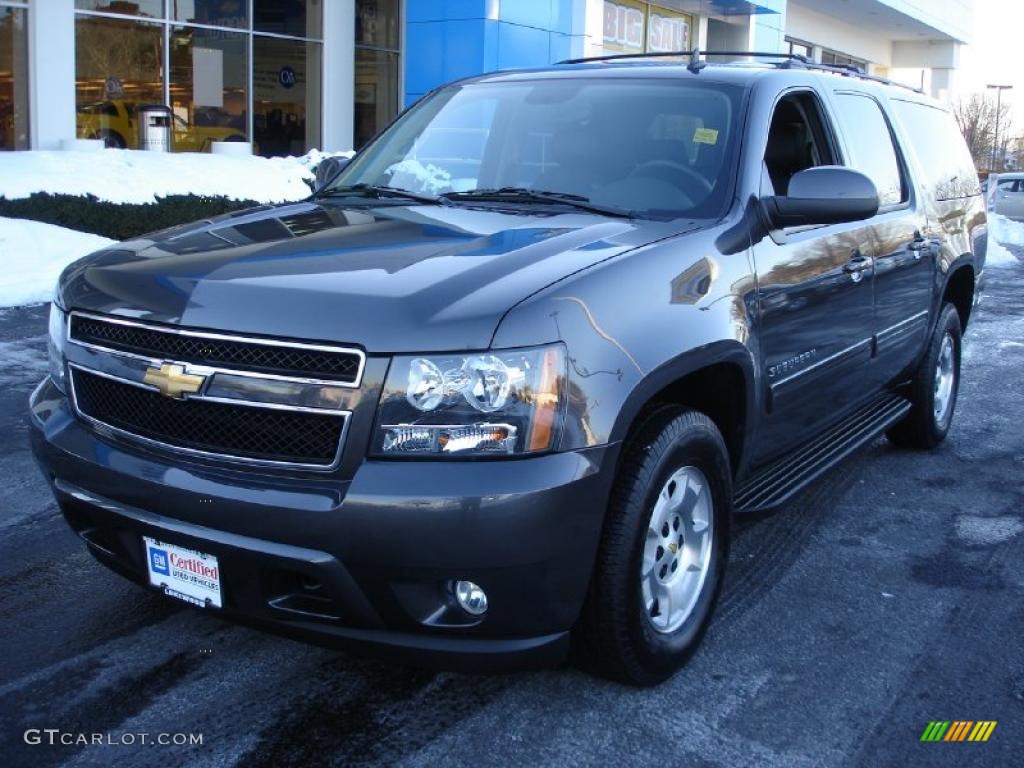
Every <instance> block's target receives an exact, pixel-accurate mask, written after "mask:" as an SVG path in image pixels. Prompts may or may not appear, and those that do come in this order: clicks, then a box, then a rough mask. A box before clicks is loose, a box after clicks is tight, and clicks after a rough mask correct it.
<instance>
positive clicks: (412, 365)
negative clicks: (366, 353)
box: [372, 344, 565, 457]
mask: <svg viewBox="0 0 1024 768" xmlns="http://www.w3.org/2000/svg"><path fill="white" fill-rule="evenodd" d="M564 392H565V348H564V347H563V346H562V345H561V344H555V345H552V346H548V347H536V348H533V349H517V350H508V351H506V350H497V351H493V352H481V353H479V354H463V355H430V356H416V357H412V356H410V357H396V358H395V359H394V360H393V361H392V363H391V368H390V370H389V372H388V378H387V381H386V382H385V384H384V392H383V394H382V395H381V404H380V411H379V413H378V415H377V426H376V429H375V432H374V438H373V445H372V452H373V453H374V454H376V455H378V456H395V457H398V456H438V457H460V456H485V455H509V454H523V453H538V452H541V451H548V450H551V449H553V448H555V447H556V446H557V445H558V436H559V434H560V432H561V428H562V419H563V412H564V408H563V405H564Z"/></svg>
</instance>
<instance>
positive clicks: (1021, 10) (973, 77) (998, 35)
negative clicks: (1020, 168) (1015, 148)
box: [955, 0, 1024, 134]
mask: <svg viewBox="0 0 1024 768" xmlns="http://www.w3.org/2000/svg"><path fill="white" fill-rule="evenodd" d="M974 6H975V10H974V37H973V39H972V40H971V44H970V45H966V46H964V47H963V48H962V49H961V51H960V71H959V72H958V73H957V74H956V82H955V86H956V91H957V94H958V95H965V94H970V93H973V92H978V91H984V90H985V86H986V85H987V84H989V83H991V84H993V85H996V84H998V85H1012V86H1013V90H1012V91H1003V99H1004V101H1006V100H1009V101H1010V103H1011V104H1012V106H1013V109H1014V114H1013V118H1014V124H1015V133H1018V134H1019V133H1021V132H1022V131H1024V0H974ZM989 95H990V96H991V97H992V98H995V95H996V94H995V91H990V92H989Z"/></svg>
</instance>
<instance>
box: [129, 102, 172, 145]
mask: <svg viewBox="0 0 1024 768" xmlns="http://www.w3.org/2000/svg"><path fill="white" fill-rule="evenodd" d="M135 119H136V121H137V122H138V125H139V149H144V150H146V151H148V152H170V151H171V108H170V107H168V106H166V105H164V104H143V105H141V106H138V107H136V108H135Z"/></svg>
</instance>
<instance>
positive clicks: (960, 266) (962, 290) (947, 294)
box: [939, 259, 975, 330]
mask: <svg viewBox="0 0 1024 768" xmlns="http://www.w3.org/2000/svg"><path fill="white" fill-rule="evenodd" d="M974 291H975V272H974V264H973V263H972V262H971V261H969V260H967V259H960V260H958V262H957V263H956V264H954V265H953V267H952V269H950V270H949V272H948V273H947V274H946V281H945V284H944V285H943V288H942V298H941V301H940V302H939V309H940V310H941V309H942V305H943V304H945V303H946V302H947V301H948V302H949V303H951V304H952V305H953V306H954V307H955V308H956V312H957V314H958V315H959V316H960V328H961V329H962V330H967V322H968V320H970V317H971V310H972V309H973V307H974Z"/></svg>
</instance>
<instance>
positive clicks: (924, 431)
mask: <svg viewBox="0 0 1024 768" xmlns="http://www.w3.org/2000/svg"><path fill="white" fill-rule="evenodd" d="M961 348H962V332H961V329H960V315H959V314H957V311H956V307H954V306H953V305H952V304H945V305H943V307H942V311H941V312H940V313H939V322H938V323H937V324H936V326H935V332H934V334H933V335H932V340H931V342H929V344H928V351H927V352H926V353H925V356H924V359H923V360H922V361H921V364H920V366H918V369H917V372H916V373H915V374H914V379H913V381H911V383H910V385H909V388H908V390H907V394H908V396H909V399H910V402H911V405H912V407H911V409H910V413H908V414H907V415H906V417H905V418H904V419H903V421H901V422H900V423H899V424H897V425H896V426H894V427H892V429H890V430H889V432H888V433H887V434H888V437H889V439H890V440H891V441H892V442H893V443H895V444H896V445H898V446H901V447H903V448H919V449H928V448H934V447H935V446H937V445H938V444H939V443H941V442H942V441H943V440H945V439H946V435H947V434H949V427H950V425H951V424H952V423H953V411H954V410H955V409H956V399H957V394H958V393H959V391H960V354H961Z"/></svg>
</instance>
